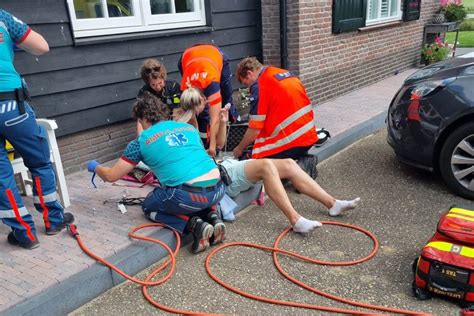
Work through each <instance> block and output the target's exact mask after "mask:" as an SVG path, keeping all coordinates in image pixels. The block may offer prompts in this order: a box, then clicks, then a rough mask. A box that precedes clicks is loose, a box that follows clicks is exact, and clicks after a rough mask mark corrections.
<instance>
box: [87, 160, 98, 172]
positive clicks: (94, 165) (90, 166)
mask: <svg viewBox="0 0 474 316" xmlns="http://www.w3.org/2000/svg"><path fill="white" fill-rule="evenodd" d="M98 165H100V163H99V162H98V161H97V160H89V162H88V163H87V171H89V172H94V173H95V169H96V168H97V166H98Z"/></svg>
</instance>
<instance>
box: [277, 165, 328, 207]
mask: <svg viewBox="0 0 474 316" xmlns="http://www.w3.org/2000/svg"><path fill="white" fill-rule="evenodd" d="M272 162H273V163H274V164H275V167H276V168H277V170H278V174H279V175H280V178H281V179H288V180H290V181H291V183H292V184H293V186H294V187H295V189H297V190H298V191H300V192H301V193H303V194H304V195H307V196H309V197H310V198H312V199H314V200H316V201H318V202H320V203H322V204H323V205H324V206H326V207H327V208H328V209H329V208H331V207H332V206H333V205H334V203H336V199H335V198H334V197H332V196H331V195H330V194H329V193H327V192H326V191H324V189H323V188H321V186H320V185H319V184H318V183H316V181H314V180H313V179H312V178H311V177H310V176H309V175H308V174H307V173H306V172H304V171H303V169H301V168H300V166H298V164H297V163H296V162H295V161H294V160H293V159H272Z"/></svg>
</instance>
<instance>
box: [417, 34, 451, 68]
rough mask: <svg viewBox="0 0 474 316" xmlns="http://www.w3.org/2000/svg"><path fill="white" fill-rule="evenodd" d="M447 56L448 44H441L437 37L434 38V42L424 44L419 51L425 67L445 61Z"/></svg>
mask: <svg viewBox="0 0 474 316" xmlns="http://www.w3.org/2000/svg"><path fill="white" fill-rule="evenodd" d="M448 55H449V45H448V43H444V42H442V41H441V40H440V39H439V37H436V38H435V42H434V43H431V44H426V45H425V46H424V47H423V49H422V50H421V58H422V61H423V62H424V63H425V65H429V64H433V63H437V62H439V61H442V60H444V59H446V58H447V57H448Z"/></svg>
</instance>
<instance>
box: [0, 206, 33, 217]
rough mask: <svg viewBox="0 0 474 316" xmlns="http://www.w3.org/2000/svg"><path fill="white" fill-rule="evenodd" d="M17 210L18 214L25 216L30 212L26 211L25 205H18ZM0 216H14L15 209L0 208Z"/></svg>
mask: <svg viewBox="0 0 474 316" xmlns="http://www.w3.org/2000/svg"><path fill="white" fill-rule="evenodd" d="M18 211H19V212H20V216H25V215H28V214H30V213H28V210H27V209H26V207H24V206H23V207H19V208H18ZM0 218H15V211H14V210H13V209H10V210H0Z"/></svg>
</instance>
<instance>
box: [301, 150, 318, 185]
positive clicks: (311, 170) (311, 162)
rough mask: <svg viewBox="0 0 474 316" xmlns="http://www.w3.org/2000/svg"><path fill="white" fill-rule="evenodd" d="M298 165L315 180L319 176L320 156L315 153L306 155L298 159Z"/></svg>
mask: <svg viewBox="0 0 474 316" xmlns="http://www.w3.org/2000/svg"><path fill="white" fill-rule="evenodd" d="M297 164H298V166H300V167H301V169H303V171H304V172H306V173H307V174H308V175H309V176H310V177H311V178H312V179H313V180H315V179H316V178H317V177H318V169H317V167H316V165H317V164H318V157H317V156H315V155H306V156H303V157H301V158H300V159H298V161H297Z"/></svg>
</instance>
